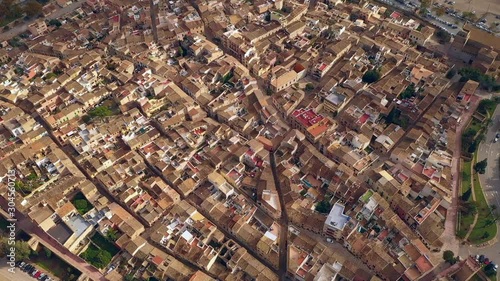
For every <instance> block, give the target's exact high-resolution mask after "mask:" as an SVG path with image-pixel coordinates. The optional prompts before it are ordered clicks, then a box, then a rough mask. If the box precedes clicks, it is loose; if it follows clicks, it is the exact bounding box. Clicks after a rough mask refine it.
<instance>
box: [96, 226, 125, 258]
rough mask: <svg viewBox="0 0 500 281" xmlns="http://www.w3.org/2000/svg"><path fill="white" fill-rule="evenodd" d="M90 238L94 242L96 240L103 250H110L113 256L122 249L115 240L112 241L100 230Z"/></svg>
mask: <svg viewBox="0 0 500 281" xmlns="http://www.w3.org/2000/svg"><path fill="white" fill-rule="evenodd" d="M90 240H92V242H94V243H95V244H96V245H97V246H98V247H99V248H101V249H102V250H105V251H107V252H109V253H110V254H111V255H112V256H115V255H116V254H118V252H119V251H120V249H119V248H118V247H116V246H115V244H114V243H113V242H110V241H109V240H108V239H106V238H105V237H103V236H102V235H101V234H99V233H98V232H96V233H95V234H94V236H92V238H90Z"/></svg>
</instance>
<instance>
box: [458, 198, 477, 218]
mask: <svg viewBox="0 0 500 281" xmlns="http://www.w3.org/2000/svg"><path fill="white" fill-rule="evenodd" d="M459 208H460V210H461V212H462V213H464V214H465V215H474V214H476V213H477V203H476V202H474V201H468V202H464V201H461V202H460V205H459Z"/></svg>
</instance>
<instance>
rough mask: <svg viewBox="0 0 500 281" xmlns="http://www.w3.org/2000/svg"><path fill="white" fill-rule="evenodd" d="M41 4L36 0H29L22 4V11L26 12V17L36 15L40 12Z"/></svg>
mask: <svg viewBox="0 0 500 281" xmlns="http://www.w3.org/2000/svg"><path fill="white" fill-rule="evenodd" d="M42 8H43V6H42V4H40V3H38V2H37V1H34V0H32V1H29V2H28V3H26V4H25V5H24V8H23V11H24V12H25V13H26V15H27V16H28V17H33V16H38V15H39V14H41V13H42Z"/></svg>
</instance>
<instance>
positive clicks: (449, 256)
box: [443, 250, 457, 264]
mask: <svg viewBox="0 0 500 281" xmlns="http://www.w3.org/2000/svg"><path fill="white" fill-rule="evenodd" d="M443 260H444V261H445V262H447V263H450V264H454V263H455V262H456V260H457V259H456V258H455V254H454V253H453V251H450V250H446V251H444V252H443Z"/></svg>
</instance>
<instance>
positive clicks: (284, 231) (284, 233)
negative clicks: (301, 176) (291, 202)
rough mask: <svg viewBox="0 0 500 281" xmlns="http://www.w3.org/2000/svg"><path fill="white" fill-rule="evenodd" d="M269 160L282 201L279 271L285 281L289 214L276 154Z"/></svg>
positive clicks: (281, 278) (272, 154)
mask: <svg viewBox="0 0 500 281" xmlns="http://www.w3.org/2000/svg"><path fill="white" fill-rule="evenodd" d="M269 160H270V164H271V171H272V173H273V178H274V185H275V186H276V191H277V192H278V197H279V199H280V206H281V218H280V226H281V229H280V241H279V259H280V262H279V269H278V276H279V277H280V280H284V278H285V276H286V274H287V271H288V244H287V243H288V214H287V212H286V206H285V200H284V194H283V192H282V190H281V185H280V180H279V175H278V172H277V170H276V160H275V158H274V153H270V154H269Z"/></svg>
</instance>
